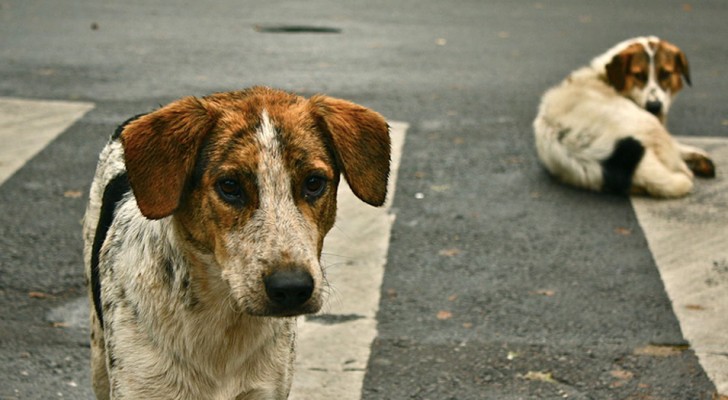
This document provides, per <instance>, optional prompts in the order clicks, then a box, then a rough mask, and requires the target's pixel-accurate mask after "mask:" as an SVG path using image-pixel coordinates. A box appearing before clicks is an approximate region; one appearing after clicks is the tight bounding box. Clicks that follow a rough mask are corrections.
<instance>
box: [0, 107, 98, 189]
mask: <svg viewBox="0 0 728 400" xmlns="http://www.w3.org/2000/svg"><path fill="white" fill-rule="evenodd" d="M93 107H94V106H93V104H91V103H81V102H68V101H45V100H42V101H41V100H21V99H12V98H0V143H2V145H0V184H2V183H3V182H5V180H6V179H8V177H10V176H11V175H12V174H14V173H15V171H17V170H18V169H19V168H20V167H22V166H23V164H25V162H26V161H27V160H29V159H30V158H31V157H33V156H34V155H36V154H37V153H38V152H39V151H40V150H42V149H43V148H44V147H45V146H47V145H48V143H50V141H51V140H53V139H54V138H55V137H56V136H58V135H59V134H60V133H61V132H63V131H65V130H66V128H68V127H69V126H70V125H71V124H73V123H74V122H75V121H76V120H78V119H79V118H81V117H83V115H84V114H86V113H87V112H88V111H89V110H91V109H92V108H93Z"/></svg>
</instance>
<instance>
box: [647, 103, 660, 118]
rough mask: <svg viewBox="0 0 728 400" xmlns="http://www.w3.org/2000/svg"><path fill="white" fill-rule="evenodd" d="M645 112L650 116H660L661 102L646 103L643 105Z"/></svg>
mask: <svg viewBox="0 0 728 400" xmlns="http://www.w3.org/2000/svg"><path fill="white" fill-rule="evenodd" d="M645 110H647V112H649V113H650V114H652V115H660V111H662V102H661V101H648V102H647V104H645Z"/></svg>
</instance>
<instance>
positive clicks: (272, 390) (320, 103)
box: [84, 87, 390, 400]
mask: <svg viewBox="0 0 728 400" xmlns="http://www.w3.org/2000/svg"><path fill="white" fill-rule="evenodd" d="M389 164H390V139H389V131H388V126H387V123H386V121H385V120H384V119H383V118H382V116H380V115H379V114H377V113H375V112H374V111H371V110H369V109H367V108H364V107H361V106H359V105H356V104H353V103H350V102H347V101H344V100H340V99H334V98H331V97H326V96H321V95H317V96H314V97H312V98H310V99H304V98H302V97H298V96H295V95H293V94H289V93H286V92H282V91H277V90H273V89H268V88H263V87H256V88H252V89H248V90H243V91H239V92H231V93H218V94H213V95H211V96H207V97H203V98H194V97H187V98H183V99H181V100H178V101H176V102H173V103H171V104H169V105H167V106H165V107H162V108H160V109H159V110H157V111H154V112H152V113H150V114H146V115H142V116H138V117H136V118H133V119H131V120H130V121H128V122H127V123H125V124H124V125H123V126H121V127H120V128H119V129H117V132H116V134H115V135H114V136H113V137H112V139H111V140H110V141H109V143H108V144H107V145H106V147H105V148H104V149H103V151H102V153H101V156H100V160H99V163H98V167H97V170H96V175H95V178H94V180H93V182H92V186H91V193H90V199H89V204H88V208H87V212H86V217H85V222H84V239H85V246H84V258H85V263H86V278H87V280H88V286H89V298H90V300H91V304H93V306H94V307H93V310H92V311H91V364H92V375H93V376H92V377H93V385H94V390H95V392H96V396H97V397H98V398H100V399H109V398H111V399H256V400H259V399H285V398H287V397H288V392H289V389H290V385H291V374H292V362H293V359H294V344H295V343H294V342H295V324H296V322H295V318H294V316H296V315H300V314H306V313H314V312H317V311H318V310H319V309H320V307H321V305H322V303H323V301H324V292H325V286H326V280H325V278H324V274H323V270H322V267H321V265H320V263H319V257H320V255H321V248H322V245H323V240H324V236H325V235H326V233H327V232H328V231H329V229H330V228H331V227H332V225H333V224H334V220H335V213H336V188H337V185H338V184H339V179H340V178H339V176H340V174H343V175H344V177H345V178H346V180H347V182H348V183H349V186H351V188H352V190H353V192H354V193H355V194H356V195H357V196H358V197H359V198H360V199H361V200H363V201H365V202H366V203H369V204H371V205H374V206H379V205H382V204H383V202H384V200H385V196H386V190H387V189H386V188H387V179H388V174H389Z"/></svg>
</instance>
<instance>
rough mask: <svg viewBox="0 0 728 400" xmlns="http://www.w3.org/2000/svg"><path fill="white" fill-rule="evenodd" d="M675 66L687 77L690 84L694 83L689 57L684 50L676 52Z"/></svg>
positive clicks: (686, 80)
mask: <svg viewBox="0 0 728 400" xmlns="http://www.w3.org/2000/svg"><path fill="white" fill-rule="evenodd" d="M675 67H677V71H678V72H680V73H681V74H682V76H683V78H685V82H687V84H688V86H692V85H693V84H692V82H690V65H688V58H687V56H686V55H685V53H683V52H682V50H678V52H677V54H675Z"/></svg>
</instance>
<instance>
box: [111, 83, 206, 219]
mask: <svg viewBox="0 0 728 400" xmlns="http://www.w3.org/2000/svg"><path fill="white" fill-rule="evenodd" d="M203 101H204V100H200V99H197V98H195V97H186V98H183V99H181V100H178V101H175V102H174V103H171V104H169V105H167V106H165V107H162V108H160V109H159V110H157V111H155V112H153V113H150V114H147V115H145V116H142V117H140V118H139V119H136V120H134V121H132V122H130V123H129V124H128V125H126V127H124V130H123V131H122V133H121V143H122V145H123V147H124V160H125V163H126V171H127V175H128V177H129V183H130V185H131V188H132V190H133V192H134V197H136V201H137V205H138V206H139V210H141V212H142V214H144V216H145V217H147V218H150V219H159V218H164V217H166V216H168V215H171V214H172V213H173V212H174V210H175V209H177V206H178V205H179V201H180V198H181V196H182V191H183V189H184V186H185V183H186V182H187V178H188V177H189V175H190V173H191V172H192V169H193V168H194V164H195V159H196V157H197V154H198V152H199V148H200V146H201V145H202V143H203V141H204V138H205V137H206V135H207V133H209V132H210V130H211V129H212V128H213V127H214V125H215V121H216V117H215V115H214V113H213V112H212V111H211V110H209V109H208V108H207V107H206V106H205V104H204V103H203Z"/></svg>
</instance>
